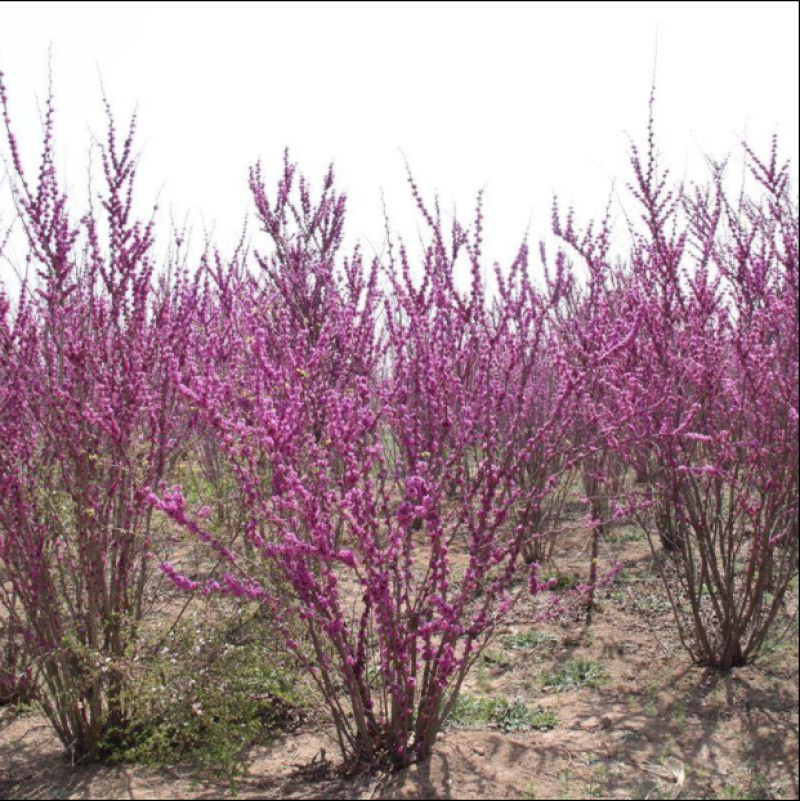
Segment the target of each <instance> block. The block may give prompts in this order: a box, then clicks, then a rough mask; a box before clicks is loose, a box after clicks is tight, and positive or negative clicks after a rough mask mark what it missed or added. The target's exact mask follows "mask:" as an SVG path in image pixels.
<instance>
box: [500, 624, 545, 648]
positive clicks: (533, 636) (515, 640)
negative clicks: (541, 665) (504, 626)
mask: <svg viewBox="0 0 800 801" xmlns="http://www.w3.org/2000/svg"><path fill="white" fill-rule="evenodd" d="M557 642H558V637H556V636H555V634H551V633H550V632H549V631H540V630H537V629H530V630H528V631H521V632H519V633H517V634H509V635H508V636H507V637H503V639H502V643H503V645H504V646H505V647H506V648H508V649H509V650H511V651H533V650H535V649H536V648H541V647H543V646H546V645H553V644H554V643H557Z"/></svg>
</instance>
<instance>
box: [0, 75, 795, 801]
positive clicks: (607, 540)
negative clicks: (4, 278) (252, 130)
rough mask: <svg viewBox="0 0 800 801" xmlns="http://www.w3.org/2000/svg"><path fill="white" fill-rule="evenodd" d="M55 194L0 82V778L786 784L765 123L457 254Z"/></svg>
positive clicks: (783, 223)
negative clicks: (738, 139)
mask: <svg viewBox="0 0 800 801" xmlns="http://www.w3.org/2000/svg"><path fill="white" fill-rule="evenodd" d="M105 108H106V131H105V134H104V136H101V137H95V138H93V140H92V150H91V158H90V159H89V162H90V168H89V170H88V172H87V189H88V194H89V197H88V200H84V198H83V195H82V194H81V193H80V192H78V191H77V190H75V189H73V188H69V187H68V185H67V183H66V182H65V181H64V179H63V177H62V175H61V172H60V171H59V168H58V167H59V164H60V163H61V158H60V155H59V152H58V148H57V145H56V141H57V140H56V130H57V128H56V119H57V117H56V105H55V100H54V96H53V93H52V91H51V92H50V93H49V94H48V95H47V96H46V99H45V101H44V102H43V104H42V106H41V125H42V138H41V140H40V141H39V142H34V143H31V142H30V141H21V140H20V139H18V137H17V135H16V133H15V131H16V127H15V122H14V119H15V118H14V112H13V107H12V103H11V100H10V95H9V92H8V89H7V86H6V84H5V82H4V78H3V75H2V73H0V113H1V115H2V127H3V128H4V133H5V136H4V142H3V145H2V147H3V151H2V157H3V159H4V163H5V165H6V176H5V178H4V179H3V180H2V181H0V190H2V191H3V192H5V194H6V197H5V201H3V202H2V204H0V210H2V211H3V215H4V216H2V217H0V264H2V265H3V267H4V268H5V269H6V270H8V273H7V274H8V275H10V276H12V277H13V279H14V280H9V281H8V282H3V283H0V796H2V797H4V798H139V797H142V798H195V797H201V798H204V797H207V798H214V797H218V796H229V795H230V796H233V795H237V796H239V797H256V798H289V797H297V798H301V797H302V798H342V797H347V798H395V797H398V798H401V797H405V798H475V799H477V798H593V797H598V798H642V799H659V798H665V799H667V798H668V799H678V798H686V799H690V798H692V799H711V798H720V799H739V798H741V799H744V798H754V799H755V798H758V799H770V798H785V799H791V798H797V795H798V735H797V728H798V624H797V621H798V617H797V615H798V564H799V563H798V545H799V544H800V543H799V536H798V481H799V479H798V471H799V466H798V448H799V447H800V444H799V442H798V439H799V436H798V434H799V432H798V426H799V425H800V387H799V386H798V380H799V377H800V355H799V353H798V350H799V348H798V328H799V327H800V298H799V297H798V252H799V251H800V224H799V219H800V214H799V211H798V200H797V194H796V188H795V186H794V183H793V172H792V169H793V167H792V165H791V164H790V163H788V162H786V161H784V160H783V158H782V156H781V148H780V144H779V141H778V138H777V137H773V138H772V139H771V141H770V142H769V143H768V144H767V146H766V147H765V148H762V149H757V148H755V147H753V146H751V145H750V144H748V143H744V144H743V145H742V148H741V151H740V153H739V154H738V156H737V158H738V162H737V164H738V167H737V174H736V175H735V176H732V175H729V173H728V169H727V165H728V161H727V160H725V159H723V160H714V159H713V158H711V157H708V158H707V160H706V163H705V165H704V166H705V171H704V172H703V174H702V175H701V176H700V177H699V178H696V179H693V178H690V177H689V176H684V177H682V178H675V177H673V175H672V173H670V171H669V170H668V169H667V168H666V167H665V166H664V158H663V156H662V154H661V150H660V142H659V139H658V125H657V114H656V112H657V103H656V95H655V89H653V91H652V93H651V97H650V102H649V116H648V124H647V127H646V129H645V134H644V136H642V137H641V139H642V142H641V143H640V144H636V143H632V144H631V145H630V151H629V152H630V170H629V172H630V175H629V176H628V179H629V183H628V185H627V188H626V190H625V195H624V196H623V195H622V193H620V194H619V196H617V195H615V196H614V197H612V200H611V202H610V203H609V206H608V208H607V209H606V210H605V212H601V214H600V216H598V217H597V218H595V219H594V220H593V221H592V220H591V219H590V220H589V221H586V222H583V221H581V220H579V215H578V214H577V213H576V212H575V211H574V210H573V209H571V208H568V207H566V206H564V205H563V203H561V202H560V201H559V200H558V198H557V197H556V198H554V200H553V204H552V209H551V214H550V219H549V232H548V233H546V234H543V235H542V239H541V241H540V242H539V243H537V244H534V243H533V242H531V241H529V239H530V237H528V236H527V235H525V236H521V241H520V242H518V243H515V244H514V248H513V249H512V250H511V252H512V253H515V254H516V255H515V256H513V258H511V260H510V261H509V263H507V264H500V263H488V260H487V258H486V256H485V252H484V249H485V245H484V237H485V235H486V234H485V231H486V229H485V215H486V214H487V213H489V212H488V205H487V204H486V202H485V198H484V193H483V192H479V193H478V194H477V196H476V198H475V205H474V208H473V211H472V213H471V215H470V216H469V217H468V218H463V217H458V216H456V215H455V213H452V214H451V213H450V212H446V211H444V210H443V209H442V207H441V201H440V199H439V197H438V196H437V195H429V194H428V193H427V192H426V191H425V189H424V187H423V186H422V184H421V183H419V182H418V180H417V177H416V176H415V175H414V173H413V172H412V170H411V169H410V168H408V169H407V176H406V177H407V184H408V202H409V204H410V206H411V209H412V210H413V212H414V214H415V215H416V220H417V226H416V230H414V229H413V228H412V230H411V231H407V232H405V233H404V232H402V231H397V230H395V229H394V228H393V224H392V220H391V218H390V215H389V214H388V212H387V211H386V210H385V209H384V210H383V217H384V229H385V230H383V231H382V232H381V234H380V237H381V240H375V241H376V242H379V245H378V246H373V245H370V246H369V247H367V245H366V244H359V243H358V242H354V241H352V240H351V238H350V236H349V235H348V234H347V230H348V229H347V227H346V222H347V196H346V194H345V193H344V192H342V191H341V190H340V188H339V184H338V183H337V178H336V173H335V171H334V169H333V167H331V168H329V169H328V170H327V171H325V172H323V173H322V175H321V176H320V178H319V180H318V181H313V180H311V179H308V178H306V177H305V176H304V175H303V174H302V173H301V172H300V170H299V168H298V166H297V165H296V164H295V163H294V162H293V161H292V160H291V157H290V155H289V153H288V152H286V153H285V154H284V158H283V162H282V163H281V162H280V161H278V162H276V165H275V166H276V167H277V169H276V170H275V171H274V172H273V171H272V170H270V169H269V168H267V167H266V166H265V165H263V164H261V163H260V162H258V163H255V164H253V165H252V167H251V168H250V170H249V172H248V176H247V180H248V187H249V190H250V196H251V204H252V213H251V214H250V215H249V217H248V219H247V220H246V222H243V225H242V230H243V233H242V236H241V240H240V241H239V244H238V245H237V246H235V247H233V248H232V249H231V250H230V252H223V251H222V249H221V248H220V247H217V246H215V245H214V243H213V242H212V241H211V236H210V234H209V235H206V237H205V239H203V240H200V241H197V237H196V236H195V238H194V240H193V238H192V235H191V231H190V230H189V229H188V228H180V227H177V226H176V224H175V223H174V221H173V222H172V223H171V224H170V222H169V221H168V220H164V217H163V215H161V214H160V213H159V211H158V208H157V207H155V208H153V207H150V206H148V205H147V204H146V203H145V205H144V206H143V205H142V201H141V200H140V199H139V196H138V195H137V193H136V187H137V186H138V185H137V183H136V177H137V170H138V167H139V156H138V149H137V148H138V144H137V142H138V139H137V117H136V116H135V115H134V116H133V118H132V119H131V120H130V121H129V122H128V123H127V124H126V125H123V124H122V122H121V121H120V120H118V119H117V117H116V116H115V115H114V112H113V110H112V108H111V105H110V103H108V102H107V101H106V103H105Z"/></svg>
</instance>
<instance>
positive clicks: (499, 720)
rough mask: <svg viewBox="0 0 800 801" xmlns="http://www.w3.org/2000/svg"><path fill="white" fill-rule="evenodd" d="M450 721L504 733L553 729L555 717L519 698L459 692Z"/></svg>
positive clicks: (464, 725) (465, 727) (468, 726)
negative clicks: (491, 696) (460, 693)
mask: <svg viewBox="0 0 800 801" xmlns="http://www.w3.org/2000/svg"><path fill="white" fill-rule="evenodd" d="M449 725H450V726H451V727H453V728H462V729H468V728H491V729H497V730H498V731H501V732H503V734H515V733H518V732H525V731H547V730H548V729H552V728H553V727H554V726H555V725H556V717H555V715H554V714H553V713H552V712H550V711H548V710H545V709H542V708H541V707H529V706H528V705H527V704H526V703H525V702H524V701H522V700H521V699H516V698H515V699H511V698H508V697H506V696H500V697H497V698H490V697H487V696H475V695H462V696H461V697H460V698H459V699H458V701H457V702H456V705H455V707H454V708H453V712H452V713H451V715H450V720H449Z"/></svg>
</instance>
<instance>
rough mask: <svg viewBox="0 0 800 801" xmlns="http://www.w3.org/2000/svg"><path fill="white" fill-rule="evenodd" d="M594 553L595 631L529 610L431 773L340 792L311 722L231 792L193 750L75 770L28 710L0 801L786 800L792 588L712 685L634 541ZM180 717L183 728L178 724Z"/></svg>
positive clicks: (250, 760) (474, 690)
mask: <svg viewBox="0 0 800 801" xmlns="http://www.w3.org/2000/svg"><path fill="white" fill-rule="evenodd" d="M568 523H569V533H568V534H567V535H566V536H565V540H564V546H563V547H564V553H563V555H562V557H560V558H559V559H558V568H559V571H560V572H561V573H562V576H563V579H564V580H568V577H569V576H572V575H585V574H586V573H587V570H588V562H589V559H588V554H587V552H586V548H585V544H586V537H585V533H582V532H581V527H582V521H581V519H580V516H578V515H576V514H572V515H569V516H568ZM604 551H608V553H607V554H604V555H607V556H609V557H610V558H613V559H615V560H620V561H621V562H622V563H623V564H624V566H625V567H624V570H623V572H622V573H621V574H620V575H619V577H618V578H617V579H616V580H615V581H614V583H613V584H612V585H610V586H609V587H607V588H606V589H605V590H604V591H603V598H602V599H601V601H600V603H599V605H598V608H597V610H596V613H595V615H594V617H593V619H592V620H591V621H587V619H586V616H585V615H582V614H577V615H576V614H565V615H563V616H561V617H560V618H559V619H558V620H553V621H551V622H550V623H548V624H547V625H541V624H537V625H535V626H533V625H530V624H529V622H528V621H529V620H530V619H531V617H532V616H535V615H536V613H537V610H536V609H524V610H522V609H520V610H517V611H516V612H515V614H514V615H513V616H512V618H510V619H509V620H508V621H507V623H506V625H505V626H504V627H503V629H502V631H501V632H499V633H498V638H497V640H496V642H495V643H494V644H493V645H492V646H491V648H490V649H489V650H488V651H487V652H486V653H485V655H484V657H483V659H482V660H481V663H480V664H479V665H478V666H477V667H476V669H475V671H474V673H473V674H472V675H471V676H470V678H469V681H468V683H467V687H466V696H465V703H464V708H463V711H462V712H461V713H460V714H459V715H458V716H457V719H456V720H455V721H454V722H453V724H452V725H451V726H449V727H448V728H447V730H446V731H445V732H444V733H443V734H442V736H441V737H440V739H439V741H438V742H437V745H436V748H435V750H434V753H433V756H432V758H431V760H430V762H429V763H427V764H425V765H420V766H412V767H411V768H408V769H406V770H404V771H403V772H401V773H399V774H392V773H390V772H385V771H381V770H377V771H374V772H370V773H368V774H367V775H365V776H360V777H359V776H356V777H351V778H347V777H343V776H342V775H341V774H340V772H339V769H340V767H341V762H340V760H339V758H338V757H337V755H336V745H335V742H334V741H333V740H332V739H331V737H330V735H329V734H328V733H326V728H325V726H324V723H322V722H321V725H317V724H318V722H317V721H315V720H314V717H313V713H310V716H309V717H308V718H306V719H303V720H302V721H297V720H295V721H291V720H286V721H278V722H275V723H270V722H265V723H264V724H263V725H259V727H258V729H256V730H254V731H253V732H252V733H251V736H252V744H250V745H248V746H247V747H246V748H244V749H243V750H242V752H241V753H237V755H236V762H237V765H233V764H228V765H227V769H228V770H231V769H236V770H237V775H236V777H235V779H233V781H231V779H230V778H229V777H225V778H220V776H219V775H218V771H219V769H220V768H221V767H223V768H224V767H226V766H224V765H221V764H215V763H214V762H213V759H214V754H213V753H211V754H209V753H207V752H205V751H203V752H202V754H201V755H202V759H203V764H202V765H198V764H197V763H196V762H195V763H193V761H192V756H191V755H189V756H184V757H183V758H180V757H178V756H174V757H173V758H174V759H175V763H174V764H171V765H169V766H152V765H146V764H145V765H141V764H135V763H128V764H121V765H113V766H86V767H77V768H72V767H71V766H70V765H69V764H67V763H66V762H65V760H64V757H63V749H62V747H61V745H60V743H59V742H58V740H57V739H56V738H55V737H54V736H53V735H52V733H51V732H50V730H49V728H48V726H47V724H46V721H45V720H43V719H42V718H41V716H40V715H39V714H37V711H36V709H35V708H33V707H30V708H29V707H26V708H22V709H19V710H8V711H7V712H6V714H5V715H4V717H3V722H2V724H0V726H2V728H0V766H2V767H0V797H4V798H41V799H45V798H215V797H229V796H230V797H234V796H238V797H241V798H363V799H368V798H476V799H478V798H510V799H545V798H558V799H582V798H620V799H628V798H630V799H646V798H649V799H679V798H685V799H748V798H752V799H762V798H763V799H769V798H775V799H783V798H785V799H792V798H797V794H798V733H797V729H798V639H797V626H796V622H795V623H794V624H792V623H791V621H790V620H789V618H791V616H792V615H795V614H796V611H797V601H798V599H797V586H796V584H795V586H794V587H793V589H792V592H791V595H790V596H789V597H788V598H787V602H786V607H785V609H784V610H783V612H782V616H781V617H782V621H781V622H783V623H784V624H785V623H786V622H787V621H788V622H789V625H791V626H792V631H791V632H790V634H789V636H788V637H787V638H786V639H784V640H782V641H781V642H780V643H776V644H775V645H774V647H772V648H771V649H770V650H769V651H768V652H767V653H765V654H764V656H763V657H762V658H761V659H760V660H759V661H758V663H757V664H754V665H752V666H747V667H743V668H739V669H737V670H734V671H732V672H730V673H728V674H725V675H718V674H717V673H716V672H715V671H713V670H709V669H705V668H701V667H695V666H693V665H692V664H691V663H690V662H689V661H688V660H687V659H686V657H685V655H684V653H683V651H682V650H681V647H680V643H679V641H678V640H677V637H676V632H675V630H674V626H673V625H672V623H671V618H670V613H669V604H668V601H667V598H666V597H665V594H664V592H663V589H662V588H661V585H660V582H659V579H658V576H657V571H655V570H654V568H653V564H652V556H651V554H650V549H649V547H648V546H647V543H646V541H645V538H644V535H643V534H642V533H641V532H640V531H637V530H636V528H635V527H632V526H622V527H620V528H618V529H616V530H615V531H614V532H613V533H612V534H611V535H610V536H609V538H608V540H607V542H606V544H605V545H604ZM173 600H174V601H175V602H176V603H177V602H179V600H180V598H178V597H176V598H175V599H173ZM795 620H796V618H795ZM297 680H298V681H299V680H300V679H299V677H297ZM174 714H175V716H176V719H175V720H174V721H172V722H173V723H175V724H177V723H178V722H179V720H180V717H181V716H184V715H189V714H190V712H189V711H188V710H187V708H186V706H185V705H184V706H183V707H181V706H177V707H176V709H175V712H174ZM197 747H198V748H201V749H202V748H204V746H203V745H202V744H198V746H197ZM205 747H207V745H206V746H205ZM209 758H210V759H211V764H210V765H208V764H207V762H208V760H209ZM219 758H220V759H224V758H225V757H224V756H223V755H219ZM228 758H230V757H228ZM215 772H216V774H217V775H215Z"/></svg>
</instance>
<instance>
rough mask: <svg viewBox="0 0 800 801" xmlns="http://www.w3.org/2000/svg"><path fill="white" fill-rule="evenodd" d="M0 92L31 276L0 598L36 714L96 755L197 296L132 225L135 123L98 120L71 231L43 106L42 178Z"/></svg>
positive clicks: (0, 504) (126, 642)
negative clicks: (38, 707) (20, 647)
mask: <svg viewBox="0 0 800 801" xmlns="http://www.w3.org/2000/svg"><path fill="white" fill-rule="evenodd" d="M0 99H1V100H2V107H3V115H4V120H5V124H6V128H7V132H8V142H9V147H10V151H11V166H12V177H13V179H14V198H15V201H16V205H17V209H18V212H19V218H20V221H21V224H22V229H23V230H24V233H25V236H26V239H27V244H28V248H29V257H28V268H27V269H28V271H29V272H30V271H35V274H34V275H26V276H25V281H24V284H23V287H22V291H21V292H20V295H19V302H18V303H17V304H16V306H15V307H13V308H12V306H11V304H10V302H9V301H8V300H6V299H5V298H4V299H3V301H2V305H1V306H0V563H2V566H3V573H4V574H5V575H6V576H7V579H8V581H9V582H10V584H11V589H10V590H5V589H4V594H6V593H9V592H10V593H11V594H13V596H14V598H15V600H16V603H17V604H18V607H19V610H20V618H21V620H22V621H23V626H24V635H25V639H26V642H27V643H28V647H29V649H30V653H31V657H32V658H33V659H34V660H35V662H36V664H37V666H38V669H39V670H38V673H39V685H40V691H41V702H42V705H43V708H44V711H45V713H46V714H47V716H48V718H49V719H50V722H51V723H52V725H53V727H54V729H55V730H56V732H57V734H58V736H59V737H60V738H61V741H62V742H63V743H64V745H65V746H66V747H67V748H69V749H70V751H71V752H72V754H73V756H74V758H76V759H82V758H93V757H95V756H96V755H97V753H98V749H99V747H100V742H101V740H102V739H103V738H104V737H106V736H107V735H108V733H109V731H112V730H114V729H119V728H122V727H124V725H125V721H126V710H125V705H124V694H123V687H124V683H125V680H126V678H125V677H126V673H125V660H126V659H127V658H128V657H130V655H131V654H130V649H131V647H132V646H133V644H134V642H135V640H136V636H137V627H138V623H139V621H140V620H141V618H142V617H143V616H144V614H145V612H146V611H147V607H148V603H149V595H148V593H149V591H150V582H151V580H152V579H153V570H152V561H151V559H150V557H149V553H150V552H151V550H154V549H155V547H156V545H155V543H154V542H153V533H152V530H151V524H150V520H151V510H150V507H149V506H148V505H147V504H146V503H144V502H143V501H144V498H145V494H144V488H145V487H147V486H149V485H153V484H156V483H158V481H160V480H161V479H163V478H164V477H165V476H166V475H167V473H168V471H169V469H170V466H171V464H172V462H173V461H174V459H175V457H176V455H177V454H178V453H179V452H180V450H181V449H182V448H185V447H186V431H187V417H186V415H185V414H183V412H182V405H183V400H182V396H181V395H180V394H179V393H178V386H179V384H180V375H181V371H182V369H183V363H184V361H185V358H186V351H187V348H188V347H189V338H188V337H187V331H190V330H191V327H192V326H191V321H192V316H193V308H194V296H195V291H194V288H193V286H192V285H191V284H188V283H187V281H186V277H185V275H183V274H182V273H181V272H177V271H176V272H173V273H171V274H170V275H168V276H164V277H159V278H158V279H156V278H155V277H154V275H153V270H154V265H153V257H152V256H151V250H152V246H153V236H154V229H153V222H152V221H150V222H146V223H140V222H138V221H136V219H135V218H134V216H133V195H132V192H133V185H134V178H135V174H136V158H135V154H134V152H133V130H134V126H133V125H132V126H131V129H130V132H129V133H128V135H127V136H125V137H124V138H122V139H120V138H119V137H118V134H117V132H116V129H115V125H114V119H113V117H112V116H111V115H110V113H109V117H108V120H109V129H108V138H107V141H106V143H105V145H104V146H103V147H102V148H101V155H102V168H103V191H102V194H101V197H100V202H101V208H102V210H103V214H104V219H101V217H100V216H99V215H98V213H97V212H96V210H95V209H94V208H90V210H89V211H88V212H87V213H86V214H85V215H84V216H82V217H81V218H80V219H77V220H74V219H73V218H72V217H71V213H70V204H69V202H68V198H67V196H66V194H65V193H64V192H63V191H62V190H61V188H60V185H59V182H58V176H57V172H56V169H55V166H54V161H55V159H54V145H53V102H52V97H50V98H49V100H48V103H47V107H46V114H45V120H44V146H43V151H42V157H41V162H40V169H39V173H38V176H37V177H36V180H35V181H31V180H29V179H28V177H27V174H26V172H25V170H24V169H23V163H22V160H21V155H20V151H19V147H18V143H17V140H16V138H15V136H14V133H13V130H12V127H11V122H10V118H9V112H8V102H7V97H6V91H5V87H4V85H2V84H0ZM103 240H105V242H106V244H105V245H104V244H103ZM157 575H159V576H160V574H157Z"/></svg>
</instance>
